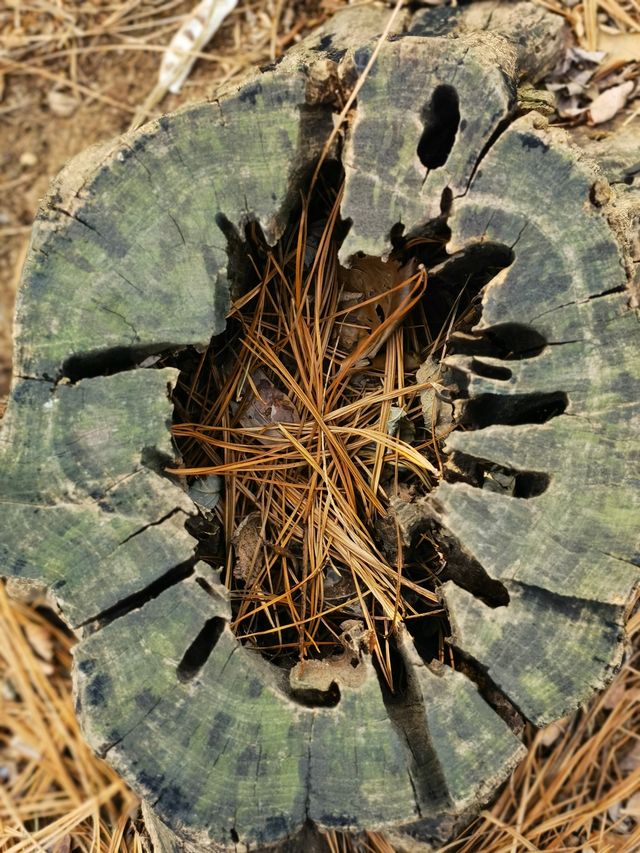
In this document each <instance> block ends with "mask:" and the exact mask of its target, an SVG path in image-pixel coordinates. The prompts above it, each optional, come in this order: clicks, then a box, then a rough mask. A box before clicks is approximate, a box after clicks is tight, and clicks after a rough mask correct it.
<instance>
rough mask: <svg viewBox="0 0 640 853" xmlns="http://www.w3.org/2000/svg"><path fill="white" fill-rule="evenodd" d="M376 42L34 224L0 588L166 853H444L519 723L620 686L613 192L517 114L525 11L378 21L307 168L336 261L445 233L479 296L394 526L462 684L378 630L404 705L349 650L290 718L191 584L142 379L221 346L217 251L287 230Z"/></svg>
mask: <svg viewBox="0 0 640 853" xmlns="http://www.w3.org/2000/svg"><path fill="white" fill-rule="evenodd" d="M388 14H389V13H388V12H387V11H384V10H375V9H372V8H371V9H368V10H367V9H360V10H358V9H350V10H347V11H346V12H344V13H342V14H340V15H337V16H336V17H335V18H334V19H333V20H332V21H331V22H330V23H329V24H328V25H326V26H325V27H324V28H323V29H322V30H321V31H320V32H319V33H318V34H316V35H314V36H312V37H310V38H309V39H308V40H307V41H305V42H303V43H302V44H301V45H300V46H297V47H296V48H294V49H293V50H292V51H291V52H290V53H289V54H288V55H287V56H286V57H285V58H284V59H283V60H282V61H281V62H278V63H275V64H274V66H273V67H269V68H265V69H262V70H261V71H260V72H256V73H255V74H254V75H252V76H251V77H250V79H248V80H246V81H245V82H244V83H243V84H242V85H241V86H240V87H239V88H238V87H236V88H233V87H232V88H231V89H229V90H227V91H226V92H224V93H223V94H221V95H220V97H219V98H218V99H217V100H215V101H213V102H211V103H205V104H201V105H198V106H191V107H188V108H186V109H184V110H182V111H181V112H178V113H176V114H175V115H171V116H167V117H164V118H161V119H159V120H158V121H154V122H151V123H150V124H148V125H146V126H145V127H143V128H142V129H141V130H139V131H137V132H135V133H133V134H130V135H127V136H124V137H123V138H121V139H119V140H116V141H115V142H113V143H110V144H107V145H104V146H100V147H98V148H94V149H90V150H89V151H87V152H86V153H85V154H83V155H81V156H80V157H78V158H76V159H75V160H73V161H71V163H69V165H68V166H67V167H66V169H65V170H64V171H63V172H62V173H61V175H60V176H59V177H58V178H57V179H56V180H55V181H54V183H53V185H52V188H51V192H50V194H49V196H48V197H47V199H46V200H45V201H44V203H43V205H42V207H41V210H40V212H39V214H38V216H37V219H36V223H35V226H34V231H33V238H32V243H31V248H30V251H29V256H28V259H27V262H26V266H25V270H24V275H23V281H22V287H21V290H20V294H19V301H18V308H17V329H16V346H15V353H16V357H15V375H14V383H13V388H12V394H11V400H10V404H9V407H8V411H7V414H6V416H5V418H4V421H3V424H2V433H1V436H2V439H1V440H2V445H1V451H2V456H1V463H2V477H1V479H0V494H1V495H2V503H3V513H2V518H3V524H2V543H1V545H0V557H1V562H0V565H1V566H2V571H3V573H4V574H5V575H6V576H8V577H10V578H12V579H14V580H13V588H14V589H17V588H18V587H27V588H28V587H29V586H30V585H33V584H37V585H39V586H45V587H46V588H47V589H48V590H49V591H50V594H51V597H52V600H53V601H54V602H55V605H56V606H57V607H58V609H59V611H60V613H61V615H62V617H63V618H64V619H65V621H66V622H67V623H68V624H69V625H70V626H72V627H73V629H74V630H75V631H76V632H77V633H78V636H79V638H80V640H79V643H78V645H77V646H76V649H75V654H74V679H75V692H76V703H77V713H78V715H79V717H80V719H81V721H82V725H83V730H84V733H85V736H86V737H87V739H88V741H89V743H90V744H91V745H92V746H93V748H94V749H95V750H96V752H97V753H98V754H99V755H101V756H103V757H105V758H106V759H107V761H109V762H110V764H112V765H113V766H114V767H115V768H116V769H117V771H118V772H119V773H121V774H122V776H123V777H124V778H125V779H126V780H127V782H129V783H130V784H131V785H132V787H133V788H134V790H136V791H137V792H138V793H140V795H141V796H142V797H143V798H144V800H145V801H146V806H145V808H146V809H147V814H148V819H149V822H150V825H151V827H152V835H153V837H154V838H155V839H156V843H157V845H158V846H159V848H160V849H163V848H164V849H171V848H172V847H175V849H178V848H182V847H184V848H186V849H195V850H227V849H245V847H246V848H250V849H256V848H262V847H265V848H267V847H270V846H276V845H281V846H282V847H283V848H285V847H286V846H287V845H290V847H289V849H294V850H295V849H311V846H312V842H311V841H310V840H309V836H308V835H304V833H308V832H309V831H310V828H319V829H326V828H332V829H336V828H337V829H341V830H345V831H348V832H351V833H356V834H357V833H359V832H361V831H363V830H365V829H367V830H380V831H386V832H388V833H390V837H393V838H394V839H395V843H397V844H398V846H400V847H401V846H402V845H407V844H409V843H410V842H409V840H408V839H410V838H413V839H417V840H435V841H436V842H438V841H439V840H442V839H443V838H446V837H447V834H448V833H449V832H450V831H451V828H452V826H453V825H454V824H455V822H456V820H464V819H467V818H468V817H469V816H470V815H472V814H473V813H474V811H476V810H477V809H478V808H479V807H480V806H481V805H482V804H483V803H484V802H486V801H487V800H488V799H489V798H490V796H491V795H492V794H493V793H494V792H495V790H496V789H497V787H498V786H499V785H500V784H501V783H502V781H503V780H504V779H506V778H507V776H508V774H509V772H510V771H511V770H512V769H513V767H514V766H515V765H516V763H517V762H518V760H519V759H520V757H521V756H522V755H523V752H524V748H523V746H522V744H521V741H520V739H519V737H518V736H517V733H518V731H519V721H521V720H522V718H526V719H528V720H531V721H532V722H534V723H535V724H537V725H544V724H546V723H548V722H550V721H552V720H555V719H557V718H559V717H561V716H564V715H565V714H567V713H569V712H571V711H572V710H573V709H575V708H577V707H578V706H579V705H580V704H581V703H583V702H585V701H586V700H588V699H589V697H590V696H592V695H593V693H594V691H596V690H598V689H600V688H601V687H602V686H603V685H605V684H606V683H607V682H608V681H609V680H610V678H611V677H612V674H613V673H614V672H615V670H616V668H617V667H619V665H620V663H621V660H622V656H623V651H624V623H625V616H626V613H627V608H628V607H629V603H630V600H631V596H632V591H633V589H634V587H635V586H636V585H637V583H638V574H639V570H638V564H639V563H640V557H639V552H640V548H639V543H638V540H639V534H638V525H637V518H638V513H639V511H640V492H639V490H638V483H637V474H636V471H635V463H636V462H637V457H638V452H639V446H638V434H639V433H638V426H639V421H640V404H639V402H638V401H639V400H640V394H639V379H640V368H639V367H638V364H639V363H640V362H639V360H638V357H637V356H638V352H639V350H640V336H639V329H638V317H637V313H636V311H635V304H634V303H633V292H634V291H633V282H634V281H636V279H635V278H634V276H635V275H636V270H635V267H634V263H637V260H638V258H637V256H636V257H634V255H633V241H632V239H631V235H632V232H631V222H632V220H633V217H637V216H638V210H639V207H638V199H637V191H636V196H634V197H631V195H630V194H629V193H627V196H628V197H625V200H624V203H622V201H621V197H619V196H618V195H617V194H616V193H615V192H614V191H613V190H611V188H610V186H609V184H608V183H607V181H606V179H605V178H604V177H603V176H602V174H601V172H600V171H599V169H598V167H597V166H596V165H595V164H594V162H593V161H591V160H590V159H589V158H587V157H586V156H584V155H583V154H582V153H581V152H580V151H579V150H578V149H576V148H575V147H573V146H572V145H571V144H570V142H569V140H568V138H567V136H566V134H565V133H564V132H562V131H559V130H556V129H553V128H549V127H548V126H547V123H546V120H545V119H544V118H543V117H542V116H541V115H540V114H539V113H537V112H535V111H533V112H532V111H530V108H531V104H532V102H531V100H530V99H526V98H525V96H524V95H523V94H522V93H523V91H524V89H522V88H520V89H519V88H518V87H519V86H521V84H522V83H523V82H524V81H529V82H533V83H535V81H536V79H539V77H540V76H541V75H542V74H543V73H544V72H545V71H546V70H547V69H548V67H549V64H550V62H551V61H552V58H553V55H554V53H555V51H556V50H557V45H558V44H559V43H560V40H561V39H562V24H561V21H560V20H559V19H557V18H555V17H554V16H552V15H551V14H549V13H547V12H544V11H542V10H541V9H540V8H538V7H533V6H530V5H529V4H526V3H517V4H506V7H505V6H499V7H497V8H496V5H495V4H484V3H479V4H474V6H472V7H470V8H469V9H466V10H462V11H461V10H454V9H450V8H439V9H432V10H424V11H421V12H419V13H417V14H416V15H414V16H411V15H409V14H406V15H404V17H400V18H399V19H398V23H397V25H396V27H395V29H394V31H393V33H392V35H391V36H390V37H389V38H387V39H386V40H385V41H384V42H383V44H382V46H381V48H380V52H379V55H378V57H377V60H376V62H375V64H374V65H373V67H372V69H371V71H370V73H369V75H368V77H367V78H366V81H365V82H364V85H363V86H362V88H361V90H360V91H359V92H358V95H357V100H356V103H355V105H354V106H353V109H352V110H351V112H350V114H349V117H348V122H347V125H346V128H345V130H344V133H343V134H342V135H341V136H339V137H338V139H337V141H336V143H335V144H334V146H333V148H332V150H331V153H330V158H332V159H334V160H337V161H339V162H341V163H342V165H343V167H344V174H345V190H344V198H343V201H342V206H341V216H342V217H343V218H344V219H345V220H350V222H351V227H350V229H349V231H348V234H347V236H346V238H345V240H344V242H343V245H342V250H341V252H342V260H343V263H344V264H345V265H348V264H349V262H350V259H352V258H353V257H354V256H355V254H356V253H359V252H364V253H365V254H367V255H371V256H374V257H386V256H387V255H388V254H389V252H390V251H391V249H392V244H394V243H395V244H396V245H397V243H398V242H399V241H400V242H402V241H405V244H406V242H407V241H409V240H410V238H411V237H412V235H416V234H424V233H428V232H429V229H433V228H438V229H440V231H442V229H448V232H450V234H449V233H448V232H447V233H448V243H447V246H446V257H445V258H444V259H443V260H441V261H439V263H438V266H437V269H434V270H431V271H430V274H431V275H432V277H433V279H434V281H440V282H445V283H447V286H448V285H449V284H451V286H453V285H455V287H457V288H458V290H461V289H462V288H463V287H464V286H465V282H466V281H469V280H470V278H471V277H472V276H473V275H475V272H474V271H477V270H478V269H481V270H482V271H483V273H482V274H483V275H484V279H483V283H484V287H483V289H482V291H481V293H482V297H481V315H480V316H479V318H478V320H477V322H476V323H475V325H474V327H473V329H471V330H469V331H468V332H466V333H464V334H458V335H454V336H452V338H451V340H450V341H449V345H448V349H447V352H448V354H447V357H446V358H445V359H444V363H443V364H442V365H441V366H440V369H441V371H442V375H443V379H442V380H441V382H442V384H443V385H444V386H446V387H447V388H448V389H449V395H450V399H451V404H452V406H453V418H454V424H455V425H456V428H455V429H454V430H453V431H452V432H451V434H450V435H449V437H448V439H447V442H446V445H445V448H444V450H445V452H446V454H447V456H448V460H449V461H448V465H447V472H448V473H447V476H446V477H445V479H444V480H443V481H442V482H441V483H440V484H439V485H438V486H437V488H435V489H434V490H433V491H432V492H431V493H430V494H428V495H426V496H425V497H423V498H420V499H418V500H417V501H414V502H412V503H410V504H407V505H406V506H404V507H401V508H400V509H399V510H398V518H399V522H400V526H401V528H402V532H403V535H404V537H405V539H406V541H407V543H412V542H415V539H416V535H417V534H419V533H420V532H423V531H424V530H426V529H429V530H430V531H432V532H435V535H437V538H438V542H439V543H440V547H441V548H442V550H443V552H444V553H445V554H446V557H447V560H446V569H445V571H444V572H443V575H442V577H441V579H440V581H441V582H439V584H438V590H439V594H440V595H441V599H442V603H443V606H444V607H445V608H446V612H447V614H448V618H449V623H450V626H451V634H450V638H449V643H450V644H451V646H452V648H454V649H455V650H457V651H458V653H459V660H460V661H462V665H461V666H460V667H459V668H458V669H457V670H454V669H452V668H450V667H448V666H446V665H443V664H438V663H437V662H435V663H434V662H433V661H431V660H428V659H424V658H423V657H422V656H421V654H420V652H419V650H418V648H417V646H416V643H415V642H414V639H413V637H412V635H411V634H410V633H409V632H408V631H406V630H405V629H403V628H400V629H399V630H398V632H397V637H396V639H395V648H396V654H397V657H398V660H399V661H400V662H401V666H402V667H403V671H404V672H405V675H406V684H405V686H404V689H403V690H402V691H401V692H399V693H398V694H397V695H395V696H394V695H390V694H389V692H388V691H387V690H385V689H384V685H381V682H380V679H379V673H378V672H377V671H376V668H375V666H374V665H373V663H372V660H371V656H370V655H369V654H368V653H367V651H366V649H364V650H362V649H361V650H360V651H359V656H358V660H357V661H356V666H355V667H354V671H355V672H356V673H357V678H356V677H355V676H349V677H347V676H348V674H347V675H345V674H344V673H340V672H338V671H336V672H335V673H334V674H333V675H332V676H331V678H330V679H329V680H332V681H335V682H336V683H337V685H338V688H339V701H337V704H334V705H333V706H331V707H330V706H323V705H321V704H313V703H307V702H304V701H302V700H301V699H300V697H299V696H297V695H296V694H295V693H294V692H292V689H291V687H290V686H289V683H288V680H287V679H286V678H283V676H282V670H281V669H280V668H278V667H276V666H275V665H273V664H271V663H269V662H268V661H267V660H265V659H264V658H263V657H261V656H260V655H259V654H256V653H255V651H252V650H250V649H248V648H247V647H245V646H243V645H242V644H241V642H240V641H239V639H238V638H237V637H236V636H235V635H234V633H233V632H232V631H231V630H230V628H229V620H230V614H231V609H230V602H229V596H228V593H227V590H226V589H225V587H224V586H223V584H222V582H221V580H220V577H219V575H218V574H217V573H216V572H214V571H213V570H212V568H211V567H210V566H209V565H207V564H206V563H203V562H198V561H197V560H196V558H195V557H194V552H195V546H196V542H195V540H194V539H193V537H192V536H191V535H190V534H189V533H188V532H187V530H186V529H185V521H186V520H187V519H188V518H189V517H190V516H193V515H194V513H196V511H197V510H196V507H195V506H194V504H193V502H192V501H191V500H190V498H189V497H188V495H187V493H186V492H185V491H184V490H183V489H182V488H181V487H180V486H179V485H178V484H177V483H176V481H175V480H174V479H172V478H170V477H168V476H167V475H166V474H165V473H164V470H165V467H166V465H167V464H170V462H171V460H172V458H173V455H174V449H173V446H172V442H171V436H170V432H169V429H168V426H169V425H170V422H171V417H172V409H173V404H172V401H171V396H170V393H168V389H169V392H170V389H171V387H172V386H173V385H174V384H175V382H176V380H177V374H178V371H177V369H175V368H171V367H165V368H160V369H153V368H149V369H145V367H144V366H143V365H145V364H147V363H148V362H152V361H153V359H149V356H152V355H156V354H159V353H163V354H166V353H167V352H174V351H179V350H180V349H181V348H184V347H185V346H188V345H192V346H199V347H206V345H207V344H208V342H209V340H210V338H211V336H212V335H216V334H219V333H220V332H221V331H222V330H223V329H224V326H225V316H226V313H227V310H228V306H229V299H230V296H229V291H230V287H231V288H232V289H233V287H234V275H235V274H236V267H235V260H234V259H235V255H234V251H235V249H237V244H238V240H241V236H239V235H242V234H243V233H244V228H245V226H246V224H247V223H248V222H255V223H257V224H259V226H260V228H261V229H262V232H263V234H264V235H265V239H266V241H267V242H268V243H270V244H273V243H275V242H276V241H277V240H278V238H279V237H280V235H281V234H282V233H283V230H284V228H285V226H286V224H287V222H288V219H289V216H290V214H291V212H292V210H293V209H294V207H295V205H296V203H297V199H298V197H299V192H300V189H301V187H302V186H303V185H304V182H305V181H306V180H308V175H309V172H310V170H312V169H313V168H314V166H315V164H316V162H317V160H318V157H319V156H320V153H321V152H322V150H323V147H324V146H325V143H326V141H327V139H328V138H329V136H330V134H331V132H332V129H333V122H334V118H335V116H336V114H337V113H338V112H339V110H340V107H341V105H342V103H343V102H344V101H343V99H344V97H345V96H346V94H348V92H350V91H351V89H352V87H353V86H354V85H355V83H356V81H357V80H358V79H359V77H360V75H361V74H362V72H363V70H364V68H365V66H366V65H367V62H368V60H369V59H370V57H371V55H372V52H373V50H374V49H375V47H376V44H377V41H378V36H379V34H380V33H381V32H382V30H383V28H384V25H385V23H386V20H387V16H388ZM489 22H490V26H491V30H490V31H489V29H488V25H489ZM523 32H526V33H527V39H526V41H525V40H524V39H522V38H521V35H522V33H523ZM636 183H637V180H636ZM628 189H629V186H628V185H625V190H628ZM631 189H633V188H631ZM496 269H499V271H497V273H496V274H495V275H494V271H495V270H496ZM428 272H429V271H428ZM145 360H148V362H147V361H145ZM470 472H471V473H470ZM204 629H206V630H207V631H208V632H209V633H208V636H209V637H210V642H209V648H208V649H207V654H206V655H204V657H203V658H201V659H197V656H196V658H194V659H190V666H185V656H186V655H187V652H188V650H189V649H191V648H193V647H194V643H195V641H196V640H197V638H198V637H199V636H201V635H202V632H203V630H204ZM474 682H475V683H474ZM304 839H306V840H304ZM403 839H404V840H403Z"/></svg>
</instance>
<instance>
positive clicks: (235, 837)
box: [229, 826, 240, 844]
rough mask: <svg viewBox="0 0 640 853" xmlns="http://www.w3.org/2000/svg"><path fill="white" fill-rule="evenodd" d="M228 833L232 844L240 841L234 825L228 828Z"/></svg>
mask: <svg viewBox="0 0 640 853" xmlns="http://www.w3.org/2000/svg"><path fill="white" fill-rule="evenodd" d="M229 835H230V836H231V840H232V841H233V843H234V844H237V843H238V842H239V841H240V836H239V835H238V833H237V831H236V828H235V826H232V827H231V829H230V830H229Z"/></svg>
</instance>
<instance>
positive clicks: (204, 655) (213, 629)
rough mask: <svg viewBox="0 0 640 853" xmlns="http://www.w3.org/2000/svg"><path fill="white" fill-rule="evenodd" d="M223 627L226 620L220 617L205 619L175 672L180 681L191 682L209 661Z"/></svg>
mask: <svg viewBox="0 0 640 853" xmlns="http://www.w3.org/2000/svg"><path fill="white" fill-rule="evenodd" d="M225 625H226V620H224V619H222V617H220V616H213V617H212V618H211V619H207V621H206V622H205V623H204V625H203V627H202V628H201V630H200V632H199V633H198V636H197V637H196V638H195V640H194V641H193V642H192V643H191V645H190V646H189V648H188V649H187V650H186V652H185V653H184V655H183V656H182V660H181V661H180V663H179V664H178V669H177V672H178V678H179V679H180V681H191V680H192V679H193V678H195V676H196V675H197V674H198V673H199V672H200V670H201V669H202V667H203V666H204V665H205V663H206V662H207V661H208V660H209V656H210V655H211V652H212V651H213V650H214V648H215V646H216V643H217V642H218V640H219V639H220V635H221V634H222V632H223V631H224V626H225Z"/></svg>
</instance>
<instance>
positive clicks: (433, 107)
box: [417, 83, 460, 170]
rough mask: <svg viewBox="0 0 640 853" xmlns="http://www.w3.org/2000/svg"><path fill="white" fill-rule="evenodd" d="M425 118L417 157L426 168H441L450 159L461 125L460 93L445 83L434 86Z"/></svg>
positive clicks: (424, 111) (423, 118)
mask: <svg viewBox="0 0 640 853" xmlns="http://www.w3.org/2000/svg"><path fill="white" fill-rule="evenodd" d="M422 120H423V122H424V130H423V132H422V136H421V137H420V141H419V142H418V149H417V153H418V157H419V158H420V162H421V163H422V165H423V166H424V167H425V169H429V170H430V169H439V168H440V167H441V166H444V164H445V163H446V162H447V157H448V156H449V153H450V151H451V149H452V147H453V143H454V140H455V138H456V133H457V132H458V126H459V124H460V107H459V103H458V93H457V92H456V90H455V89H454V87H453V86H449V85H447V84H445V83H443V84H442V85H440V86H437V87H436V88H435V89H434V91H433V95H432V96H431V100H430V101H429V104H428V105H427V106H426V107H425V108H424V109H423V111H422Z"/></svg>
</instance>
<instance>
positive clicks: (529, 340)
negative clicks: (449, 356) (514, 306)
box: [449, 323, 547, 361]
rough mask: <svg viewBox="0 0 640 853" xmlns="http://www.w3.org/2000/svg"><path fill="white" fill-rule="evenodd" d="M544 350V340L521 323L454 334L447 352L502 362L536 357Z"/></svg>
mask: <svg viewBox="0 0 640 853" xmlns="http://www.w3.org/2000/svg"><path fill="white" fill-rule="evenodd" d="M546 347H547V340H546V338H545V337H544V336H543V335H541V334H540V332H537V331H536V330H535V329H532V328H531V326H526V325H524V324H521V323H501V324H499V325H496V326H491V328H489V329H483V330H482V331H480V332H474V333H472V334H469V335H465V336H464V337H461V336H459V335H453V336H452V338H451V340H450V342H449V351H450V352H452V353H457V354H460V355H477V356H483V355H484V356H490V357H492V358H502V359H504V360H505V361H521V360H523V359H527V358H535V357H536V356H538V355H540V354H541V353H542V352H543V351H544V349H545V348H546Z"/></svg>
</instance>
